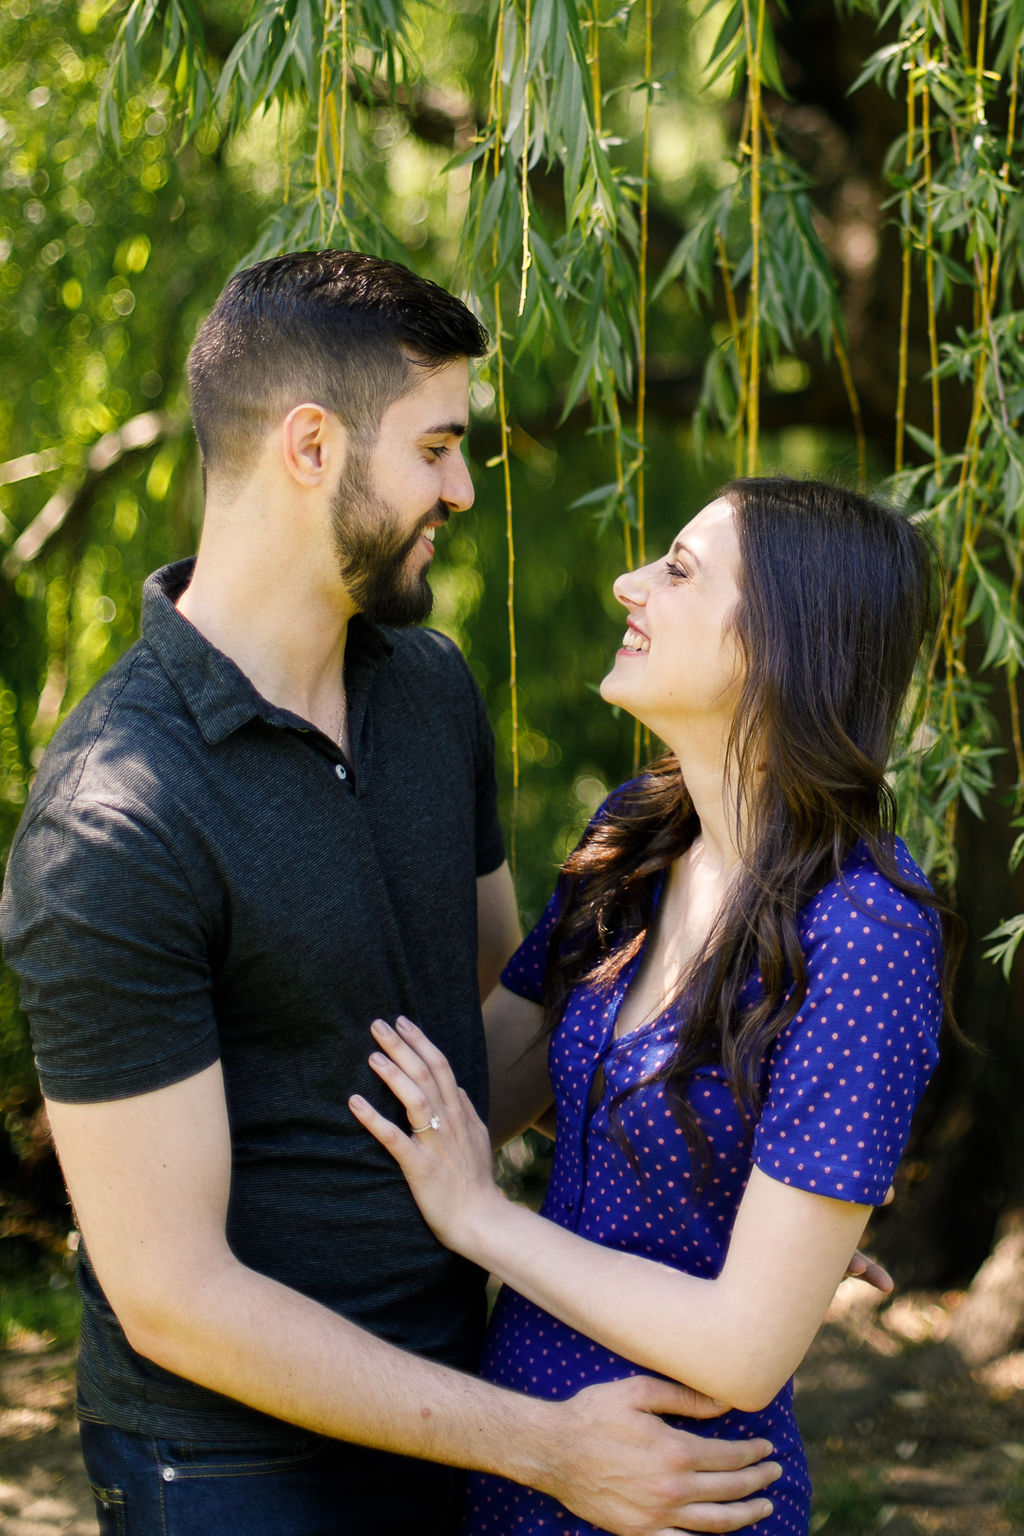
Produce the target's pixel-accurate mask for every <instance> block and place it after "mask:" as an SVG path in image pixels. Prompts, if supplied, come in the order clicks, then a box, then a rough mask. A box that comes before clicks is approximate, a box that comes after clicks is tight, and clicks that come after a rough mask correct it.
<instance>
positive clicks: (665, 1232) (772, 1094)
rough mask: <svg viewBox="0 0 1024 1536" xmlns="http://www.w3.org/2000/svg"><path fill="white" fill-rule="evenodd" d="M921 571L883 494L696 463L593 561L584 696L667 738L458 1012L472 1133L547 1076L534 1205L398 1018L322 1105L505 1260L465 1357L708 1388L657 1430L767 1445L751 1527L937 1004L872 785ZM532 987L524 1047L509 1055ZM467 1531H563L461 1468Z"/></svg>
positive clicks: (771, 1521) (926, 941) (897, 1132)
mask: <svg viewBox="0 0 1024 1536" xmlns="http://www.w3.org/2000/svg"><path fill="white" fill-rule="evenodd" d="M929 592H930V564H929V558H928V550H927V545H926V544H925V541H924V540H923V538H922V536H921V535H920V533H919V532H918V531H917V529H916V528H915V527H914V525H913V524H912V523H910V522H909V521H908V520H907V519H905V518H903V517H901V516H899V515H898V514H896V513H894V512H892V511H890V510H889V509H887V508H885V507H882V506H879V505H877V504H875V503H874V502H872V501H870V500H868V499H866V498H864V497H861V496H857V495H854V494H852V493H849V492H846V491H843V490H840V489H838V488H835V487H831V486H826V485H820V484H814V483H805V482H797V481H792V480H781V479H780V480H749V481H739V482H736V483H734V484H732V485H730V486H727V487H726V488H725V490H724V491H723V492H722V494H721V495H720V496H719V497H718V498H717V499H716V500H715V501H713V502H712V503H711V504H710V505H709V506H707V507H705V508H704V509H703V511H702V512H700V513H699V514H698V516H697V517H695V518H694V519H693V521H692V522H690V523H689V524H688V525H687V526H686V527H685V528H684V530H683V531H682V533H681V534H680V535H679V537H678V538H677V539H676V541H675V543H674V544H673V546H672V548H671V550H670V551H669V554H668V557H667V559H664V560H661V561H657V562H655V563H654V564H653V565H649V566H646V567H645V568H644V569H642V570H639V571H634V572H631V573H629V574H627V575H624V576H621V577H620V578H619V580H618V581H617V583H616V585H615V593H616V596H617V597H618V599H619V601H620V602H621V603H622V604H623V606H624V607H625V608H626V609H627V612H628V619H627V628H626V635H625V638H624V640H623V643H622V646H621V648H620V649H619V651H618V654H617V656H616V658H615V662H614V665H613V666H612V669H611V671H610V672H609V673H608V676H607V677H606V678H605V679H604V682H603V684H602V688H601V691H602V694H603V696H604V698H605V699H606V700H607V701H608V702H609V703H611V704H617V705H619V706H621V707H622V708H624V709H626V710H628V711H629V712H630V713H631V714H633V715H634V716H635V717H636V718H637V719H638V720H640V721H642V722H643V724H644V725H645V726H648V727H649V728H650V729H651V731H653V732H655V733H656V734H657V735H658V736H659V737H661V738H662V740H663V741H664V742H665V743H666V745H667V747H668V749H669V751H668V755H667V756H665V757H663V758H662V759H661V760H660V762H658V763H657V764H655V766H654V767H653V768H652V769H650V770H649V771H648V772H647V773H646V774H645V775H644V776H642V777H641V778H640V779H639V780H637V781H636V782H634V783H631V784H627V785H626V786H624V787H623V788H622V789H620V790H618V791H617V792H616V793H615V794H613V795H612V796H611V797H610V799H609V801H608V802H607V803H606V805H605V806H604V807H603V808H602V810H601V811H600V812H599V813H598V815H597V816H596V817H595V819H594V821H593V822H592V823H591V826H590V827H589V829H588V831H587V833H586V834H585V835H584V838H583V840H582V842H581V844H580V846H579V847H578V848H577V850H576V851H575V853H574V854H573V855H572V857H571V858H570V859H569V860H568V862H567V864H566V866H565V869H564V871H563V875H562V878H561V880H560V883H559V887H558V890H557V891H556V894H555V896H554V898H553V899H552V902H551V904H550V905H549V908H548V910H547V912H546V914H545V916H544V918H543V919H542V921H541V923H540V924H539V925H538V927H537V928H536V929H535V930H534V932H533V933H532V934H531V935H530V937H529V938H528V939H527V940H526V942H525V943H524V944H523V946H522V947H521V949H520V950H519V951H518V953H517V954H516V955H515V956H514V957H513V959H512V961H511V962H510V964H509V966H508V968H507V969H506V972H505V974H504V976H503V978H502V980H503V986H502V987H501V988H500V989H499V991H498V993H497V994H496V995H495V996H494V997H493V998H492V999H491V1004H490V1007H489V1010H488V1038H489V1047H490V1048H491V1049H492V1052H493V1059H492V1077H493V1081H494V1099H495V1105H494V1116H493V1119H492V1130H493V1131H494V1133H495V1136H496V1139H499V1140H500V1139H503V1138H504V1137H506V1136H508V1135H510V1134H514V1133H515V1132H516V1131H517V1130H519V1129H521V1128H522V1126H523V1125H524V1124H526V1123H528V1122H530V1121H531V1120H533V1119H534V1118H536V1117H537V1116H538V1115H539V1114H541V1113H543V1111H544V1109H545V1106H546V1104H547V1103H548V1101H549V1100H550V1098H551V1095H552V1091H553V1094H554V1100H555V1106H556V1110H557V1135H556V1142H555V1158H554V1166H553V1171H552V1176H551V1182H550V1187H549V1190H548V1194H547V1198H546V1200H545V1204H544V1207H543V1211H542V1214H541V1215H539V1216H538V1215H535V1214H533V1213H532V1212H530V1211H528V1210H525V1209H523V1208H521V1207H518V1206H515V1205H512V1204H510V1203H509V1202H507V1201H506V1200H504V1199H503V1197H502V1196H501V1194H500V1192H499V1191H498V1190H497V1188H496V1186H495V1185H494V1182H493V1179H492V1175H491V1166H490V1155H489V1152H490V1149H489V1145H488V1140H487V1135H486V1132H485V1130H484V1128H483V1127H482V1125H481V1124H480V1123H479V1121H478V1120H477V1119H476V1117H475V1116H474V1114H473V1112H472V1110H471V1108H470V1107H469V1104H468V1100H467V1099H466V1097H465V1095H464V1094H462V1093H461V1092H460V1091H459V1089H458V1088H457V1086H456V1085H455V1083H454V1081H453V1080H452V1077H451V1073H450V1071H449V1070H448V1067H447V1063H446V1062H445V1060H444V1058H443V1057H442V1056H441V1054H440V1053H439V1052H438V1051H436V1050H435V1049H434V1047H432V1046H431V1044H430V1042H429V1041H427V1040H426V1039H425V1037H424V1036H423V1035H422V1034H421V1033H420V1032H419V1031H418V1030H416V1029H415V1027H414V1026H412V1025H411V1024H409V1023H408V1022H407V1021H399V1023H398V1026H397V1028H396V1029H395V1030H391V1029H389V1028H388V1027H387V1026H386V1025H383V1024H381V1023H378V1024H376V1025H375V1026H374V1035H375V1038H376V1040H377V1043H378V1045H379V1046H380V1047H381V1051H380V1052H379V1053H377V1054H375V1055H374V1057H373V1058H371V1059H372V1061H373V1064H374V1066H375V1068H376V1070H377V1071H378V1072H379V1073H380V1075H381V1077H383V1078H384V1080H385V1081H386V1082H387V1083H389V1084H390V1086H391V1087H392V1089H393V1090H394V1092H395V1093H396V1095H397V1096H398V1098H399V1099H400V1100H401V1102H402V1104H403V1105H404V1107H405V1109H406V1111H407V1113H408V1115H409V1123H410V1131H411V1133H410V1134H409V1135H404V1134H403V1133H402V1132H400V1131H399V1130H398V1129H397V1128H396V1127H395V1126H393V1125H391V1124H390V1123H389V1122H388V1121H386V1120H385V1119H383V1117H381V1116H380V1115H378V1114H376V1113H375V1112H374V1111H373V1110H372V1109H371V1108H370V1107H369V1106H368V1105H366V1104H365V1102H364V1101H361V1100H359V1101H353V1109H354V1112H355V1113H356V1114H357V1116H358V1117H359V1118H360V1119H361V1120H362V1122H363V1124H365V1125H366V1126H367V1128H368V1129H369V1130H370V1131H371V1132H372V1133H373V1134H374V1135H376V1136H377V1137H378V1139H379V1140H380V1141H381V1142H383V1144H384V1145H385V1146H386V1147H387V1148H388V1149H389V1150H390V1151H391V1152H392V1153H393V1154H394V1156H395V1157H396V1158H397V1159H398V1161H399V1163H400V1164H401V1166H402V1168H403V1170H404V1172H405V1174H406V1176H407V1178H408V1179H409V1182H410V1185H411V1186H412V1189H413V1192H414V1194H415V1196H416V1199H417V1201H418V1202H419V1204H420V1207H421V1209H422V1211H423V1213H424V1216H425V1217H426V1219H427V1221H428V1222H429V1223H430V1225H431V1226H432V1227H433V1229H434V1231H435V1232H436V1233H437V1235H438V1236H439V1237H440V1238H441V1240H442V1241H443V1242H445V1243H446V1244H448V1245H449V1246H450V1247H452V1248H454V1249H456V1250H457V1251H458V1252H460V1253H463V1254H465V1255H466V1256H467V1257H469V1258H471V1259H474V1260H475V1261H476V1262H478V1263H479V1264H481V1265H483V1266H484V1267H485V1268H488V1269H490V1270H491V1271H492V1272H493V1273H495V1274H496V1275H498V1276H499V1277H500V1279H501V1280H502V1281H503V1282H504V1289H503V1291H502V1293H501V1296H500V1298H499V1301H498V1305H497V1308H496V1311H495V1314H494V1317H493V1319H492V1323H491V1329H490V1334H489V1339H488V1345H487V1350H486V1354H485V1359H484V1363H483V1370H484V1374H485V1375H487V1376H489V1377H490V1378H491V1379H492V1380H495V1381H498V1382H502V1383H504V1384H506V1385H508V1386H511V1387H515V1388H518V1389H519V1390H522V1391H526V1392H532V1393H536V1394H542V1395H548V1396H552V1397H568V1396H570V1395H571V1394H572V1393H574V1392H575V1391H577V1390H579V1388H580V1387H581V1386H583V1385H584V1384H586V1383H588V1382H592V1381H598V1380H603V1379H608V1378H610V1377H616V1376H623V1375H627V1374H630V1373H635V1372H638V1371H641V1370H643V1371H653V1372H660V1373H663V1374H664V1375H667V1376H669V1377H671V1378H674V1379H675V1380H677V1381H681V1382H686V1383H688V1384H689V1385H690V1386H692V1387H695V1388H697V1389H699V1390H700V1391H701V1392H703V1393H705V1394H707V1395H708V1396H710V1397H712V1398H715V1399H717V1400H719V1401H720V1402H721V1403H724V1404H727V1405H728V1406H729V1411H728V1412H727V1413H725V1414H724V1415H723V1416H722V1417H720V1418H718V1419H715V1420H713V1421H712V1422H703V1423H698V1422H692V1423H690V1422H687V1424H686V1427H687V1428H688V1429H691V1430H693V1431H695V1432H702V1433H705V1434H722V1435H730V1436H737V1435H739V1436H743V1435H751V1436H752V1435H765V1436H767V1438H768V1439H769V1440H770V1441H771V1442H772V1444H773V1446H774V1456H775V1459H776V1460H777V1461H778V1462H779V1463H780V1464H781V1466H782V1468H783V1471H782V1475H781V1477H780V1478H779V1479H778V1480H777V1482H776V1483H774V1484H773V1485H772V1488H771V1490H770V1495H771V1499H772V1503H773V1513H772V1514H771V1516H769V1517H768V1518H767V1519H766V1520H764V1521H762V1522H760V1523H759V1524H758V1525H757V1527H756V1529H757V1530H758V1531H759V1532H760V1531H763V1532H765V1533H766V1536H767V1533H769V1532H770V1533H772V1536H798V1533H805V1532H806V1531H807V1528H808V1518H809V1516H808V1506H809V1495H810V1489H809V1484H808V1479H807V1471H806V1463H805V1459H804V1455H803V1450H802V1447H801V1444H800V1438H799V1434H798V1432H797V1429H796V1424H795V1421H794V1418H793V1411H792V1382H791V1379H790V1378H791V1375H792V1372H793V1370H794V1369H795V1367H796V1366H797V1364H798V1363H799V1361H800V1360H801V1359H802V1357H803V1355H804V1353H805V1351H806V1350H807V1347H808V1345H809V1344H810V1342H811V1340H812V1338H813V1337H814V1334H815V1332H816V1330H817V1328H818V1326H819V1324H820V1322H821V1319H822V1317H823V1315H824V1313H825V1310H826V1308H827V1306H828V1303H829V1301H830V1299H831V1297H832V1294H833V1292H834V1290H835V1287H836V1285H837V1283H838V1281H839V1280H840V1278H841V1277H842V1275H843V1273H844V1271H845V1269H846V1266H847V1263H848V1261H849V1259H850V1255H851V1252H852V1251H853V1250H854V1248H855V1247H856V1244H857V1240H858V1236H859V1234H860V1232H861V1231H862V1229H863V1227H864V1224H865V1221H866V1219H867V1216H868V1213H869V1210H870V1208H871V1207H872V1206H873V1205H877V1204H879V1203H881V1201H882V1200H883V1198H884V1196H885V1191H886V1189H887V1186H888V1184H889V1181H890V1179H891V1177H892V1175H893V1172H894V1169H895V1166H896V1163H897V1161H898V1159H899V1157H900V1154H901V1152H902V1149H903V1145H904V1143H905V1140H906V1135H907V1130H908V1127H909V1122H910V1117H911V1114H912V1112H913V1109H914V1106H915V1104H916V1103H917V1100H918V1099H919V1097H920V1095H921V1093H922V1092H923V1090H924V1087H925V1084H926V1083H927V1081H928V1078H929V1075H930V1073H931V1071H932V1068H933V1066H934V1064H935V1059H936V1054H937V1047H936V1041H937V1037H938V1033H939V1028H940V1025H941V1023H942V1020H943V1017H944V1016H946V1015H948V1012H949V1007H948V997H949V970H950V964H951V962H950V960H949V958H948V956H947V962H946V965H945V969H944V965H943V959H942V948H943V946H942V938H941V927H942V923H941V918H942V917H943V916H944V915H945V914H944V912H943V909H942V908H941V906H940V903H939V902H938V901H937V900H936V898H935V897H934V896H933V895H932V893H931V891H930V889H929V887H928V885H927V882H926V881H925V878H924V876H923V875H922V874H921V872H920V870H919V869H918V868H917V867H916V866H915V864H914V863H913V861H912V860H911V858H910V856H909V854H908V853H907V850H906V848H905V847H904V846H903V844H902V843H901V842H900V841H899V840H898V839H897V838H895V836H894V834H893V832H892V821H893V816H894V805H893V800H892V796H891V793H890V791H889V789H888V787H887V786H886V783H885V779H884V769H885V764H886V760H887V756H888V752H889V749H890V746H891V742H892V737H893V733H894V729H895V726H896V722H897V718H898V714H899V710H900V705H901V702H902V700H903V697H904V694H905V691H906V689H907V686H908V684H909V681H910V678H911V674H912V671H913V667H914V662H915V659H916V657H917V654H918V650H919V648H920V645H921V641H922V637H923V634H924V630H925V625H926V617H927V610H928V607H929ZM948 947H949V948H951V946H948ZM545 1014H546V1018H547V1021H548V1024H549V1027H550V1028H551V1029H552V1034H551V1039H550V1051H549V1053H548V1060H547V1061H545V1059H544V1058H545V1053H544V1052H542V1051H540V1050H537V1049H532V1050H531V1049H528V1048H527V1047H528V1045H529V1042H530V1041H531V1037H532V1036H533V1035H534V1034H536V1032H537V1028H538V1025H539V1024H540V1023H541V1022H542V1021H543V1019H544V1018H545ZM548 1063H549V1065H550V1075H548V1071H547V1067H548ZM467 1528H468V1531H469V1532H471V1533H473V1536H500V1533H505V1532H511V1531H521V1532H527V1531H529V1532H533V1531H547V1530H552V1531H554V1530H557V1531H566V1532H581V1531H584V1530H589V1529H591V1527H588V1526H586V1525H584V1524H582V1523H581V1522H580V1521H579V1520H577V1519H576V1518H575V1517H574V1516H572V1515H570V1514H569V1513H568V1512H567V1511H566V1510H564V1509H562V1508H561V1507H560V1506H559V1505H557V1504H556V1503H555V1502H554V1501H553V1500H551V1499H549V1498H547V1497H546V1496H545V1495H543V1494H539V1493H535V1492H533V1491H531V1490H528V1489H524V1488H520V1487H518V1486H514V1485H512V1484H509V1483H505V1482H503V1481H501V1480H499V1479H496V1478H488V1477H475V1478H473V1479H472V1480H471V1497H470V1510H469V1514H468V1527H467Z"/></svg>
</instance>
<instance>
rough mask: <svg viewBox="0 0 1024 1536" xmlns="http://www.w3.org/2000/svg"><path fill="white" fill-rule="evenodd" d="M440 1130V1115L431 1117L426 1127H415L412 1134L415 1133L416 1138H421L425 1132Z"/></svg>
mask: <svg viewBox="0 0 1024 1536" xmlns="http://www.w3.org/2000/svg"><path fill="white" fill-rule="evenodd" d="M440 1129H441V1116H440V1115H431V1117H430V1119H429V1120H428V1121H427V1123H426V1125H414V1126H413V1128H412V1133H413V1135H414V1136H420V1135H422V1134H423V1132H424V1131H439V1130H440Z"/></svg>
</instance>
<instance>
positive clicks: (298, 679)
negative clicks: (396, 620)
mask: <svg viewBox="0 0 1024 1536" xmlns="http://www.w3.org/2000/svg"><path fill="white" fill-rule="evenodd" d="M178 611H179V612H180V613H181V614H182V616H183V617H184V618H186V619H187V620H188V622H189V623H190V624H192V625H193V626H194V627H195V628H196V629H197V630H198V631H199V632H200V634H201V635H203V636H204V638H205V639H207V640H208V641H209V642H210V644H211V645H213V646H215V647H216V649H217V650H219V651H221V652H223V654H224V655H226V656H229V657H230V658H231V660H232V661H233V662H234V663H235V665H236V666H238V667H239V668H240V669H241V670H242V671H243V672H244V673H245V675H246V677H248V679H249V681H250V682H251V683H252V685H253V687H254V688H255V689H256V690H257V692H258V693H260V694H261V695H262V696H263V697H264V698H265V699H267V700H269V702H270V703H272V704H276V705H277V706H278V707H279V708H281V709H287V710H289V711H290V712H291V713H293V714H296V715H299V716H300V717H301V718H302V719H305V720H309V721H310V722H311V724H313V725H315V726H316V727H317V728H318V729H319V730H321V731H323V732H324V733H325V735H328V736H332V737H334V738H337V735H338V732H339V728H340V725H341V722H342V720H343V718H344V680H343V664H344V658H345V643H346V640H347V637H348V622H349V619H350V618H351V617H353V614H354V612H355V610H354V609H353V608H352V607H351V605H350V604H349V603H347V601H346V599H345V597H344V594H343V593H342V592H341V591H340V590H339V589H338V588H337V587H334V588H329V587H327V586H325V585H324V584H323V583H321V582H318V581H314V580H313V579H311V577H310V574H309V572H308V571H306V570H304V569H303V567H302V565H301V562H295V561H292V562H286V561H279V560H268V559H265V558H261V557H260V555H259V553H258V552H257V551H254V550H249V551H247V552H246V553H245V554H244V555H243V556H242V557H241V558H239V557H238V555H237V552H236V550H235V549H232V552H231V558H226V557H225V555H224V554H223V553H222V552H221V551H220V550H218V549H217V547H216V541H215V540H213V541H211V540H207V539H205V538H204V543H203V546H202V547H201V548H200V551H199V556H198V558H197V560H196V568H195V573H194V575H193V578H192V581H191V583H190V585H189V586H188V587H187V589H186V590H185V591H184V592H183V593H182V595H181V597H180V598H179V600H178Z"/></svg>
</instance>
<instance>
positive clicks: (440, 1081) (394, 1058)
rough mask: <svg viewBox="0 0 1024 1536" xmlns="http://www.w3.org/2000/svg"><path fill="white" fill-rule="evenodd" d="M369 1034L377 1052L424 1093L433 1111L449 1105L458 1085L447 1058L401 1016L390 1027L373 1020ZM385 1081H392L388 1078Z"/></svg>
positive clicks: (381, 1021) (420, 1031)
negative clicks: (381, 1052)
mask: <svg viewBox="0 0 1024 1536" xmlns="http://www.w3.org/2000/svg"><path fill="white" fill-rule="evenodd" d="M370 1031H371V1033H372V1035H373V1038H374V1040H375V1041H376V1042H377V1044H378V1046H379V1047H380V1049H381V1050H382V1051H383V1052H385V1053H386V1055H387V1057H388V1058H389V1060H390V1061H391V1062H393V1063H394V1065H395V1066H396V1067H398V1068H399V1069H400V1070H401V1071H402V1072H404V1073H405V1074H406V1076H407V1077H409V1078H410V1079H411V1080H412V1081H413V1082H414V1083H415V1084H416V1085H417V1086H418V1087H419V1088H420V1090H421V1091H422V1092H423V1093H424V1094H426V1096H427V1097H428V1098H429V1099H430V1100H431V1103H432V1106H433V1108H435V1109H436V1108H438V1107H439V1106H440V1105H441V1104H450V1103H452V1102H453V1101H454V1100H455V1099H456V1098H457V1097H458V1091H459V1090H458V1084H457V1083H456V1081H455V1076H454V1074H453V1072H452V1069H451V1067H450V1066H449V1065H448V1058H447V1057H446V1056H445V1055H444V1053H443V1052H442V1051H439V1050H438V1049H437V1047H436V1046H435V1045H432V1044H431V1042H430V1041H429V1040H428V1039H427V1037H426V1035H425V1034H424V1033H423V1031H422V1030H421V1029H417V1028H416V1025H415V1024H412V1023H411V1022H410V1021H409V1020H408V1019H405V1018H401V1017H400V1018H398V1019H397V1020H396V1022H395V1027H394V1028H392V1027H391V1026H390V1025H389V1024H387V1023H385V1021H384V1020H383V1019H374V1021H373V1023H372V1024H371V1025H370ZM387 1081H388V1083H389V1084H391V1082H392V1080H391V1078H390V1077H389V1078H388V1079H387Z"/></svg>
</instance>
